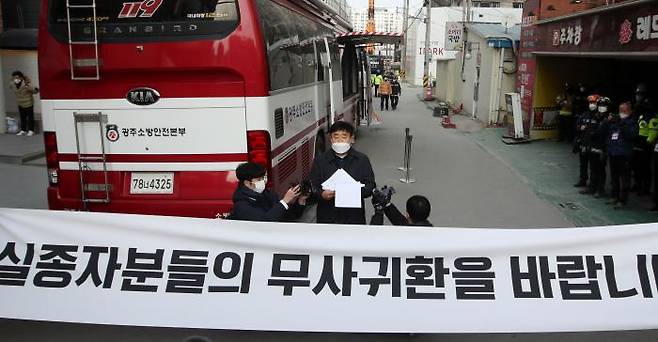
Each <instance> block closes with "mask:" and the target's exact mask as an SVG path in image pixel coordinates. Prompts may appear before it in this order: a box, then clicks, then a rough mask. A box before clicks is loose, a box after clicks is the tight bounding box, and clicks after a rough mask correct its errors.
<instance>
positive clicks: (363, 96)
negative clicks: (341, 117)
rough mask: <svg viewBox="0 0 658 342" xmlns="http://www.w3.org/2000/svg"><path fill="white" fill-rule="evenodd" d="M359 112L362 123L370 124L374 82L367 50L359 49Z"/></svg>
mask: <svg viewBox="0 0 658 342" xmlns="http://www.w3.org/2000/svg"><path fill="white" fill-rule="evenodd" d="M357 56H359V64H358V66H359V112H360V115H361V124H362V125H367V126H370V120H371V115H370V111H371V110H372V84H370V62H369V60H368V54H367V53H366V51H365V50H363V49H359V50H358V54H357Z"/></svg>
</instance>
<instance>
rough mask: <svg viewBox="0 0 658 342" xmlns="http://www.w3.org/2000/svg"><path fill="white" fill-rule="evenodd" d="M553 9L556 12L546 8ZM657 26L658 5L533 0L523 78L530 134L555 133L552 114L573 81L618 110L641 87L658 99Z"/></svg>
mask: <svg viewBox="0 0 658 342" xmlns="http://www.w3.org/2000/svg"><path fill="white" fill-rule="evenodd" d="M549 6H552V7H553V9H552V10H547V8H549ZM572 6H578V7H572ZM581 6H586V8H582V7H581ZM554 14H559V15H554ZM656 23H658V7H656V1H649V0H628V1H618V2H616V3H613V2H609V3H608V4H606V3H605V2H602V3H597V2H596V1H592V2H589V3H588V4H585V5H583V4H582V3H581V4H574V3H571V2H570V1H556V0H528V1H526V4H525V8H524V13H523V27H522V31H521V47H520V50H519V72H518V74H517V80H516V88H517V92H519V93H520V94H521V106H522V110H523V115H524V125H525V128H526V134H528V135H529V136H530V137H545V136H546V135H549V134H550V135H555V130H554V129H553V128H555V126H554V124H555V122H554V121H553V120H551V119H550V118H551V117H552V116H551V115H546V114H547V112H548V111H554V108H555V106H556V102H555V98H556V96H557V95H558V94H560V93H562V92H563V91H564V89H565V84H566V83H569V84H573V85H576V84H583V85H585V86H586V88H587V93H588V94H593V93H595V94H599V95H602V96H606V97H609V98H610V99H611V100H612V102H613V104H614V105H613V111H616V110H617V105H618V104H620V103H621V102H624V101H632V100H633V98H634V91H635V88H636V86H637V84H639V83H644V84H647V85H648V86H649V95H650V97H651V98H653V100H654V101H655V100H656V99H658V86H657V85H656V82H655V80H656V79H658V68H657V67H656V66H658V64H657V63H658V25H657V24H656ZM552 108H553V109H552ZM575 114H576V115H577V114H579V113H575Z"/></svg>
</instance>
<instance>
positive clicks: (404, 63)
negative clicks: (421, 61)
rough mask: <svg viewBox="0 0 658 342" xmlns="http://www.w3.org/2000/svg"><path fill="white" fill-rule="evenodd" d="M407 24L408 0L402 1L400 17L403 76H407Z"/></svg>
mask: <svg viewBox="0 0 658 342" xmlns="http://www.w3.org/2000/svg"><path fill="white" fill-rule="evenodd" d="M408 25H409V0H406V1H405V2H404V18H403V19H402V34H403V35H404V37H403V38H402V39H403V43H402V48H401V49H400V52H401V53H402V56H401V57H402V70H404V77H405V79H406V78H407V41H408V40H407V26H408Z"/></svg>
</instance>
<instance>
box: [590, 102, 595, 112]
mask: <svg viewBox="0 0 658 342" xmlns="http://www.w3.org/2000/svg"><path fill="white" fill-rule="evenodd" d="M589 110H591V111H594V110H596V103H590V104H589Z"/></svg>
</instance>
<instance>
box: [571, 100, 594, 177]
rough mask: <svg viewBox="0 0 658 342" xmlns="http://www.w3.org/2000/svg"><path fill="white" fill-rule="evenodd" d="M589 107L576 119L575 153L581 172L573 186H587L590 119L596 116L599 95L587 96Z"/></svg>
mask: <svg viewBox="0 0 658 342" xmlns="http://www.w3.org/2000/svg"><path fill="white" fill-rule="evenodd" d="M586 100H587V102H588V108H587V110H586V111H584V112H582V113H581V114H580V115H578V116H577V121H576V141H575V143H574V153H578V156H579V161H580V173H579V178H578V183H576V184H574V185H573V186H575V187H577V188H579V187H586V186H587V180H588V173H587V172H588V166H589V146H588V141H587V139H588V136H587V133H588V128H589V123H590V120H591V119H593V118H594V117H595V116H596V113H597V112H598V111H597V108H598V106H597V102H598V100H599V95H590V96H588V97H587V99H586Z"/></svg>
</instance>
